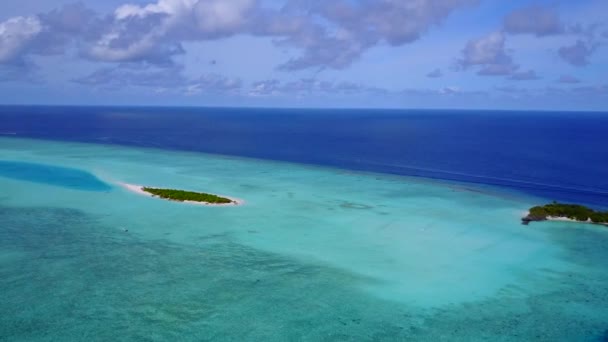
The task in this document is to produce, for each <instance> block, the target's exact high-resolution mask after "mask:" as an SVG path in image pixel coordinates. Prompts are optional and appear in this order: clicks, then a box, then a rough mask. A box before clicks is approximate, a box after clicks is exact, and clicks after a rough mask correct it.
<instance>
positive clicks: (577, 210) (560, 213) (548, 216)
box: [521, 202, 608, 225]
mask: <svg viewBox="0 0 608 342" xmlns="http://www.w3.org/2000/svg"><path fill="white" fill-rule="evenodd" d="M521 220H522V223H523V224H525V225H527V224H529V223H530V222H533V221H547V220H554V221H558V220H567V221H575V222H587V223H595V224H601V225H608V211H604V212H602V211H595V210H593V209H591V208H587V207H585V206H582V205H578V204H562V203H557V202H553V203H551V204H547V205H544V206H536V207H532V208H530V210H529V211H528V215H527V216H525V217H523V218H522V219H521Z"/></svg>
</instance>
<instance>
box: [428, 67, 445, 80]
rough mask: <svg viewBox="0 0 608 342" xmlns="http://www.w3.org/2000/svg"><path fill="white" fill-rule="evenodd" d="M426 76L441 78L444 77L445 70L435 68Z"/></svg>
mask: <svg viewBox="0 0 608 342" xmlns="http://www.w3.org/2000/svg"><path fill="white" fill-rule="evenodd" d="M426 77H428V78H440V77H443V72H441V69H435V70H433V71H431V72H429V73H428V74H426Z"/></svg>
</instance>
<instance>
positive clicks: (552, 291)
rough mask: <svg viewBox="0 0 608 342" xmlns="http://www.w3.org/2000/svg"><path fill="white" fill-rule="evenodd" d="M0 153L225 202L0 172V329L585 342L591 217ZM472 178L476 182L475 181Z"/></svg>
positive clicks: (313, 183)
mask: <svg viewBox="0 0 608 342" xmlns="http://www.w3.org/2000/svg"><path fill="white" fill-rule="evenodd" d="M0 155H1V156H2V159H4V160H12V161H28V162H37V163H43V164H51V165H58V166H64V167H72V168H77V169H81V170H85V171H89V172H91V173H93V174H95V175H96V176H97V177H98V178H99V179H102V180H107V181H108V182H109V181H111V180H112V181H113V180H121V181H123V182H124V183H126V184H154V185H155V186H159V187H171V188H183V189H189V190H192V191H205V192H207V191H208V192H211V193H230V194H238V196H239V197H242V198H246V199H247V205H244V206H240V207H238V210H218V209H217V208H212V207H205V206H194V205H183V204H182V203H176V202H173V201H160V200H158V201H152V200H150V199H149V198H147V197H144V196H134V195H133V194H132V193H131V192H130V191H128V190H126V189H124V188H122V187H120V186H117V187H113V188H112V189H111V190H109V191H79V190H77V189H69V188H62V187H58V186H50V185H45V184H43V183H40V182H38V183H34V182H27V181H20V180H16V179H10V178H0V188H2V189H3V193H2V194H1V195H0V292H1V293H3V294H4V298H5V299H6V300H3V301H1V302H0V312H3V313H6V314H3V315H0V340H2V339H8V340H24V339H25V340H53V339H55V340H57V339H64V340H65V339H84V338H87V339H92V340H108V339H116V338H117V337H120V338H121V339H125V340H137V339H150V340H166V339H170V338H174V339H177V338H179V339H180V340H267V341H273V340H276V341H284V340H315V341H316V340H356V341H365V340H404V339H407V340H429V341H437V340H492V341H496V340H522V339H524V340H547V341H549V340H577V341H585V340H594V339H595V340H597V339H599V338H601V337H602V336H603V334H604V331H605V330H606V329H608V319H607V318H606V317H608V289H607V288H606V286H605V284H606V283H608V269H607V268H606V267H605V266H604V265H603V264H602V263H601V262H598V260H608V251H607V249H606V248H605V246H606V245H607V243H608V234H607V233H606V229H603V228H600V229H598V228H597V227H593V226H591V225H586V224H576V223H570V222H540V223H535V224H534V225H531V226H528V227H526V226H522V225H521V223H520V219H521V213H522V211H524V210H526V208H529V207H531V206H533V205H536V204H539V203H544V202H546V199H538V198H530V197H526V196H523V195H521V194H519V193H516V192H511V191H508V190H500V189H495V188H491V187H483V186H473V185H467V186H466V187H464V188H474V189H475V191H467V190H466V189H464V188H463V187H461V186H459V185H457V184H453V183H442V182H435V181H428V180H423V179H415V178H407V177H395V176H388V175H378V174H364V173H357V172H351V171H345V170H337V169H325V168H316V167H308V166H302V165H294V164H287V163H275V162H266V161H257V160H249V159H241V158H231V157H223V156H210V155H204V154H195V153H182V152H168V151H160V150H153V149H132V148H125V147H120V146H103V145H87V144H76V143H58V142H48V141H33V140H21V139H14V138H0ZM478 190H481V191H478Z"/></svg>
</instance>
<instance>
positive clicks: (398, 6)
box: [281, 0, 477, 70]
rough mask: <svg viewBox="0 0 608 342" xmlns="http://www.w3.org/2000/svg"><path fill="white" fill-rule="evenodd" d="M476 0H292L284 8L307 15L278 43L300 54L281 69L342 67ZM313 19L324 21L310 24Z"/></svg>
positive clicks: (412, 35) (402, 41)
mask: <svg viewBox="0 0 608 342" xmlns="http://www.w3.org/2000/svg"><path fill="white" fill-rule="evenodd" d="M475 3H477V1H476V0H417V1H400V0H377V1H350V0H335V1H325V0H312V1H311V0H307V1H305V0H293V1H291V2H290V3H289V5H288V6H287V10H289V11H291V12H290V13H293V12H295V13H296V14H298V15H299V17H296V18H300V19H301V18H302V17H304V18H306V20H304V22H302V21H301V20H300V22H299V23H298V21H296V23H298V24H297V26H299V27H298V30H297V31H296V32H294V31H292V32H293V33H295V34H288V35H287V36H286V37H285V38H284V39H283V40H282V41H281V43H282V44H291V45H293V46H296V47H299V48H301V49H302V50H303V55H302V56H300V57H296V58H294V59H292V60H290V61H288V62H287V63H286V64H285V65H283V67H282V68H283V69H286V70H297V69H304V68H309V67H316V66H319V67H331V68H344V67H346V66H348V65H350V64H351V63H352V62H354V61H355V60H356V59H358V58H359V57H360V56H361V55H362V54H363V53H364V52H365V51H366V50H368V49H369V48H371V47H373V46H376V45H378V44H381V43H386V44H389V45H392V46H399V45H403V44H407V43H411V42H413V41H415V40H417V39H419V38H420V37H421V36H422V35H423V34H424V33H425V32H427V31H428V30H429V29H431V28H432V27H434V26H436V25H438V24H440V23H441V22H442V21H443V20H444V19H445V18H446V17H447V16H449V15H450V14H451V13H452V12H454V11H456V10H457V9H460V8H463V7H466V6H470V5H472V4H475ZM303 13H304V14H303ZM287 20H288V21H289V19H287ZM311 22H312V23H313V24H311ZM318 22H327V23H329V25H328V27H325V26H324V27H319V26H318V25H314V23H318ZM286 26H287V27H288V28H289V27H290V26H292V27H293V26H294V25H293V24H292V25H286ZM302 27H303V28H304V30H302Z"/></svg>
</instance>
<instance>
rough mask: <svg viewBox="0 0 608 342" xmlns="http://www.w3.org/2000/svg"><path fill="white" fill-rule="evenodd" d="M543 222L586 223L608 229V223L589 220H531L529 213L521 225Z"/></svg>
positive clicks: (553, 218)
mask: <svg viewBox="0 0 608 342" xmlns="http://www.w3.org/2000/svg"><path fill="white" fill-rule="evenodd" d="M543 221H553V222H572V223H586V224H592V225H597V226H604V227H608V223H601V222H593V221H591V219H590V218H588V219H587V220H586V221H579V220H575V219H571V218H569V217H563V216H547V217H546V218H545V219H542V220H538V219H531V218H530V212H529V211H527V212H525V213H524V217H523V218H522V224H524V225H528V224H529V223H531V222H543Z"/></svg>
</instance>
